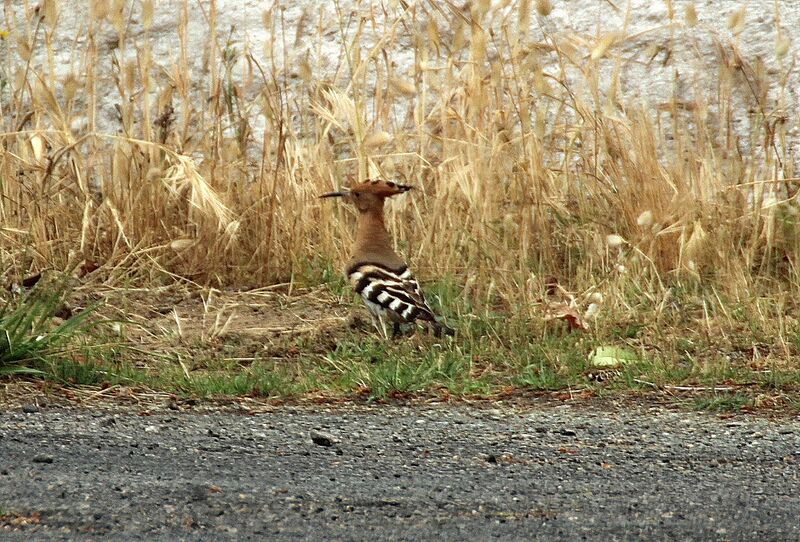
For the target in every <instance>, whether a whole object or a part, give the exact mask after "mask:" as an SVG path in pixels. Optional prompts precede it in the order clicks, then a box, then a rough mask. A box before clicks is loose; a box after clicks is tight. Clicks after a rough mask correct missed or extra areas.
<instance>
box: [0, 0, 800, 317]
mask: <svg viewBox="0 0 800 542" xmlns="http://www.w3.org/2000/svg"><path fill="white" fill-rule="evenodd" d="M515 5H516V9H514V10H504V9H503V7H502V6H500V7H498V6H494V5H493V4H491V3H490V2H474V3H472V4H471V6H472V7H471V8H470V9H467V8H464V9H461V8H459V7H458V6H457V5H456V4H455V3H449V2H446V3H438V2H431V3H426V2H383V3H376V4H375V5H373V6H371V7H369V8H368V7H365V6H361V7H357V8H354V9H356V10H357V12H354V13H351V12H350V10H349V9H346V7H345V6H344V5H343V3H340V2H334V4H333V6H334V9H326V7H325V6H322V7H319V8H316V7H315V8H313V9H312V8H308V9H307V13H306V14H305V15H304V16H303V17H302V18H300V20H299V22H297V24H296V26H297V28H293V27H291V26H290V25H287V21H286V20H285V19H284V17H285V13H286V12H285V11H284V10H282V9H281V8H279V7H274V8H269V9H267V10H266V12H265V16H264V18H263V20H264V24H265V26H266V29H267V31H268V36H269V37H268V38H267V40H266V42H265V43H264V44H252V43H239V42H230V41H228V34H227V30H226V29H222V28H220V29H218V28H217V27H216V25H217V23H216V21H217V15H218V14H217V13H216V4H215V2H210V3H204V8H203V9H204V10H206V12H205V17H204V18H202V20H203V21H206V22H205V23H202V24H206V25H209V26H208V27H203V26H202V25H200V23H198V22H192V23H191V25H192V26H191V27H190V22H189V20H190V18H189V12H190V11H191V10H193V9H195V8H194V7H193V5H190V3H189V2H188V0H186V1H184V2H183V5H182V6H181V9H180V10H178V13H177V14H176V20H175V24H176V25H177V26H178V29H177V30H178V32H177V36H179V39H177V40H176V42H175V44H174V46H175V51H174V55H173V59H174V60H166V59H159V60H158V62H159V63H157V62H156V59H155V58H154V53H153V51H152V50H151V48H150V45H149V40H148V39H137V38H136V36H135V35H134V34H135V33H133V32H132V31H131V28H132V27H131V25H132V24H134V21H135V20H141V24H142V28H143V32H144V34H143V35H145V36H146V35H149V34H148V33H149V32H152V31H153V21H154V18H155V17H156V15H154V12H155V11H156V10H157V9H158V3H154V2H152V1H150V0H146V1H145V2H143V3H139V2H101V1H93V2H92V3H91V8H92V9H91V12H90V15H89V20H88V21H87V35H86V39H84V40H81V41H80V42H78V41H75V42H74V43H75V45H74V46H73V50H72V51H71V54H72V58H74V59H76V65H75V71H74V72H73V73H70V74H66V75H64V74H61V73H59V72H57V71H56V69H55V63H54V62H53V61H52V59H53V58H54V54H55V53H56V51H54V50H53V49H52V47H54V45H53V44H54V40H53V36H55V35H56V33H58V32H64V31H65V29H64V28H62V19H61V15H63V14H62V13H60V12H59V9H63V8H59V7H58V3H57V2H45V3H44V4H43V6H44V8H43V11H41V10H37V9H34V7H33V6H32V5H29V4H28V3H26V4H25V7H20V8H18V9H10V7H9V6H8V5H7V7H6V10H5V14H6V27H7V28H9V29H11V36H9V38H8V40H6V42H5V48H6V53H5V56H4V66H3V78H4V79H3V83H4V85H5V90H4V99H3V111H2V115H3V121H4V133H3V134H2V143H3V146H2V151H0V176H1V178H2V181H0V223H2V229H0V241H1V243H0V263H1V264H2V268H3V269H4V270H5V272H6V274H8V275H11V274H17V275H18V274H26V273H28V272H31V271H35V270H37V269H42V268H45V267H55V268H65V267H66V266H67V265H68V264H69V263H70V260H74V259H75V258H83V259H87V260H91V261H94V262H97V263H99V264H100V265H101V268H100V270H98V271H97V272H96V273H97V276H99V277H101V278H102V280H106V281H110V282H113V281H115V280H124V281H131V280H133V281H141V282H143V283H149V282H150V281H153V280H166V281H169V280H173V277H175V276H181V277H187V278H190V279H191V280H195V281H199V282H209V283H216V284H225V285H231V286H233V287H237V288H246V287H252V286H258V285H265V284H269V283H273V282H277V281H284V280H286V279H287V278H289V277H291V276H292V275H295V274H297V273H305V272H307V271H308V270H309V269H313V268H314V266H316V265H319V264H320V262H325V261H332V262H334V263H335V264H336V265H339V264H341V262H343V261H345V258H346V254H345V253H346V248H345V247H347V246H348V244H349V241H350V236H351V232H352V216H351V215H350V214H349V213H348V211H346V210H344V209H343V208H339V207H336V206H330V205H326V206H320V205H319V204H318V202H317V200H316V199H315V197H316V195H317V194H319V193H322V192H324V191H328V190H330V189H331V187H335V186H338V185H340V184H344V183H346V182H348V181H354V180H356V179H359V178H362V179H363V178H365V177H367V176H370V175H383V176H386V177H390V178H399V179H401V180H403V181H404V182H408V183H411V184H415V185H417V186H418V187H419V190H418V191H417V194H416V195H415V196H414V198H406V199H404V200H403V201H402V202H401V203H400V204H398V205H395V206H393V207H392V208H391V209H390V213H389V216H390V228H391V230H392V232H393V233H394V234H395V235H396V237H397V239H398V246H399V247H400V249H401V250H402V251H403V252H404V253H405V255H407V256H408V257H409V258H410V259H411V261H412V262H413V263H414V265H415V267H416V268H417V269H419V274H420V275H421V276H422V277H430V276H434V275H442V274H452V275H454V276H455V277H456V281H457V283H461V284H466V285H468V288H467V289H468V294H465V295H468V296H469V297H470V299H471V300H472V301H473V302H475V303H476V304H482V303H490V304H491V303H495V302H498V300H499V301H500V302H502V304H503V306H505V307H509V308H512V309H513V310H514V311H519V312H522V313H525V312H528V311H530V310H532V309H531V308H530V307H531V306H532V305H531V303H530V301H531V300H533V299H535V298H536V297H537V296H539V295H540V294H541V291H543V289H544V283H545V282H544V281H545V279H544V277H547V276H555V277H558V278H559V281H560V282H561V283H562V284H565V285H569V287H570V288H573V289H580V290H584V289H585V290H587V291H588V290H591V289H593V288H594V287H595V286H597V285H598V284H601V283H603V284H608V283H609V281H616V282H618V283H619V284H620V285H624V284H636V285H637V288H639V289H642V290H645V291H650V290H658V289H659V288H663V287H665V286H664V285H665V284H670V283H675V282H676V281H677V282H680V281H682V280H688V281H696V280H698V279H699V280H701V281H704V282H705V283H707V284H711V285H716V286H717V287H719V288H721V289H723V290H728V291H733V292H746V291H749V289H750V288H753V287H755V285H757V284H759V283H763V282H764V281H763V280H762V279H767V280H768V281H769V282H770V283H771V284H781V285H782V286H781V288H784V287H785V288H791V286H790V284H794V283H797V281H796V278H797V277H796V272H797V269H796V265H795V262H796V261H797V256H798V254H797V250H798V245H799V244H800V237H799V236H798V235H797V233H796V228H795V224H796V223H797V216H798V213H797V210H796V205H795V201H794V199H793V198H794V196H795V190H796V189H795V185H796V179H795V178H794V172H793V170H792V161H791V160H790V159H789V158H790V157H789V155H788V148H789V136H788V134H787V129H786V126H787V124H788V123H787V116H786V115H787V113H786V107H785V106H786V103H785V101H784V98H783V96H785V91H786V85H787V81H788V79H787V78H786V77H785V76H786V75H787V73H788V71H789V70H791V67H792V65H793V64H792V62H790V61H788V60H785V61H784V63H783V64H781V65H780V66H778V68H777V69H770V70H767V69H764V67H763V66H761V65H759V64H758V63H757V62H756V61H755V59H750V58H744V57H742V56H741V53H740V52H739V51H738V49H737V47H736V45H735V44H731V43H727V42H726V41H725V40H723V39H719V40H718V43H719V47H718V50H717V51H718V60H719V62H718V65H717V70H718V71H719V77H718V78H716V80H718V84H717V86H716V88H714V89H712V90H711V91H710V92H707V91H705V90H704V89H702V88H698V89H696V90H697V91H696V92H695V96H696V98H695V99H694V101H687V100H686V99H685V98H684V96H683V95H679V94H678V93H677V92H676V94H675V95H674V96H673V98H672V99H671V100H668V101H666V102H664V103H660V104H654V107H650V108H648V107H642V106H639V105H636V104H633V103H627V102H626V101H625V100H624V99H623V98H622V97H621V96H620V95H619V93H618V92H617V88H618V86H619V84H620V77H621V75H620V74H622V73H624V71H625V69H626V68H627V67H628V64H627V63H628V62H634V61H635V62H639V61H640V60H641V58H642V57H641V55H639V56H637V55H634V56H633V57H629V56H628V55H627V54H623V51H622V49H623V46H624V47H625V48H627V49H630V48H631V47H634V48H635V47H638V48H641V50H647V47H648V45H649V44H650V43H653V42H652V41H648V38H647V36H645V35H642V36H631V35H629V34H628V33H627V31H626V30H625V28H622V29H614V30H613V31H611V30H612V29H609V31H607V32H606V33H604V34H598V35H597V36H595V37H591V38H589V37H587V38H585V39H584V37H581V36H577V35H570V34H562V33H560V32H558V30H557V29H552V27H551V26H548V24H547V21H549V20H550V19H551V16H552V14H553V11H554V9H555V8H559V9H568V8H569V6H566V5H564V6H560V4H556V3H553V2H550V1H546V0H537V1H536V2H534V3H531V2H528V1H520V2H517V3H516V4H515ZM699 19H700V18H699V15H698V11H697V9H696V8H695V7H694V5H690V6H689V7H688V8H687V10H686V14H685V23H686V25H687V26H686V28H690V27H694V28H693V29H691V30H686V29H683V30H681V31H686V32H697V33H702V32H708V30H707V29H703V28H702V25H701V24H700V23H698V20H699ZM331 20H333V21H335V24H333V25H332V28H333V29H334V30H335V31H336V32H339V35H340V38H341V43H342V46H341V50H340V51H339V54H338V58H336V59H335V62H333V63H332V64H331V63H330V59H328V60H326V61H324V62H325V63H324V64H323V60H322V58H321V57H317V56H315V55H314V54H312V55H310V56H309V55H306V56H305V57H304V59H303V60H302V61H301V62H297V63H295V62H292V61H290V60H288V58H289V56H288V51H285V50H284V49H283V46H284V45H286V46H287V47H290V48H291V47H292V44H293V43H294V44H311V47H310V50H311V51H312V52H313V51H315V49H314V45H313V44H315V43H322V41H323V38H324V36H325V35H326V33H327V32H329V31H330V28H331V27H328V26H326V24H324V22H325V21H331ZM678 20H679V18H676V19H674V20H673V21H668V20H665V21H664V25H665V26H664V28H669V29H670V32H673V33H674V32H675V31H676V30H675V25H677V24H679V23H678V22H677V21H678ZM315 21H316V22H315ZM198 25H200V26H198ZM729 25H730V28H731V29H732V31H733V32H736V33H740V32H742V31H744V29H746V27H747V17H746V14H745V11H744V10H741V11H737V12H735V13H734V14H733V15H732V16H731V18H730V20H729ZM370 28H379V29H382V31H381V33H380V38H379V40H378V41H377V43H375V42H368V41H367V40H366V38H365V37H364V36H365V35H366V33H367V32H368V31H369V29H370ZM498 28H499V29H501V31H497V30H493V29H498ZM190 33H203V34H204V35H207V36H208V37H209V47H208V49H207V50H206V51H205V53H204V55H205V56H204V62H205V63H204V65H203V69H202V70H193V69H190V64H191V63H190V61H189V59H190V55H191V54H194V52H193V51H190V50H188V47H189V45H188V36H189V35H190ZM690 36H691V34H690ZM254 45H258V46H257V47H255V46H254ZM261 45H263V47H262V46H261ZM408 47H412V48H413V55H414V60H413V63H412V65H411V66H403V65H398V64H397V63H396V62H395V61H394V59H393V55H395V54H397V53H399V52H402V51H404V50H406V49H407V48H408ZM658 47H659V48H658V49H656V50H655V51H656V57H654V58H655V59H670V58H671V57H670V55H672V54H678V51H677V50H674V51H673V50H672V48H673V47H674V42H670V41H666V42H659V45H658ZM627 49H626V50H627ZM776 50H777V53H778V57H780V58H783V59H787V58H788V57H789V56H790V55H791V44H790V42H789V40H788V38H786V37H785V34H779V38H778V40H777V42H776ZM109 58H114V59H123V58H126V59H132V60H131V61H130V62H128V61H122V60H120V61H119V62H118V61H116V60H115V61H114V62H109V61H108V59H109ZM631 59H634V60H631ZM781 66H783V67H781ZM604 74H607V75H604ZM608 77H610V80H609V79H608ZM109 81H111V82H112V83H113V84H112V85H111V86H109V85H108V83H109ZM674 83H675V87H676V88H677V87H678V86H679V82H678V81H677V80H676V81H674ZM109 88H111V89H113V90H112V91H111V92H113V93H114V97H115V100H114V101H115V103H117V104H118V107H119V119H118V125H117V126H115V127H114V131H117V132H118V133H117V134H114V135H111V134H102V133H100V131H99V130H100V124H99V122H98V116H99V114H100V104H101V101H102V100H103V99H104V98H105V93H107V92H109ZM603 89H607V90H603ZM740 116H747V117H748V119H749V122H748V126H749V130H750V131H749V133H746V134H741V133H736V132H735V130H734V126H733V123H731V122H730V119H731V118H734V117H740ZM743 141H746V144H745V145H743V144H742V142H743ZM768 195H772V196H773V199H772V200H770V201H772V203H769V204H766V203H764V202H766V201H767V200H768V198H767V196H768ZM617 240H620V242H616V241H617ZM612 241H614V242H612ZM622 241H624V242H622ZM609 248H613V250H609ZM690 262H691V265H690ZM620 269H625V273H624V274H620V273H619V270H620ZM610 290H613V291H619V292H624V291H626V288H625V287H624V286H620V288H619V289H617V290H614V289H613V288H611V289H610Z"/></svg>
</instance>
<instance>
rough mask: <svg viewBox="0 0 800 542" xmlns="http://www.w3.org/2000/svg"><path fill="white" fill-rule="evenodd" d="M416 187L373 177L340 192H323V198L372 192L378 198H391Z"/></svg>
mask: <svg viewBox="0 0 800 542" xmlns="http://www.w3.org/2000/svg"><path fill="white" fill-rule="evenodd" d="M412 188H414V187H413V186H409V185H407V184H399V183H395V182H392V181H382V180H378V179H372V180H368V181H364V182H363V183H358V184H354V185H353V186H351V187H350V188H349V189H344V190H341V191H339V192H330V193H328V194H323V195H321V196H320V197H321V198H330V197H336V196H343V197H349V196H352V195H356V196H358V195H361V194H372V195H373V196H377V197H378V198H381V199H383V198H389V197H392V196H396V195H397V194H402V193H404V192H408V191H409V190H411V189H412Z"/></svg>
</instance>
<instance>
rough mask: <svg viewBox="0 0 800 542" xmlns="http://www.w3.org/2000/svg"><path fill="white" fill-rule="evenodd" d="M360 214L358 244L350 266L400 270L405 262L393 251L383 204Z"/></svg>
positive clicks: (357, 232)
mask: <svg viewBox="0 0 800 542" xmlns="http://www.w3.org/2000/svg"><path fill="white" fill-rule="evenodd" d="M380 203H381V204H380V206H375V207H370V208H369V209H366V210H364V211H359V213H358V228H357V230H356V243H355V247H354V249H353V255H352V258H351V260H350V265H351V266H352V265H355V264H360V263H376V264H380V265H383V266H386V267H388V268H389V269H398V268H400V267H402V266H403V260H402V259H401V258H400V256H398V255H397V253H396V252H395V251H394V250H393V249H392V238H391V236H390V235H389V231H388V230H387V229H386V224H385V223H384V220H383V202H380Z"/></svg>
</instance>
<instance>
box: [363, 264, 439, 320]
mask: <svg viewBox="0 0 800 542" xmlns="http://www.w3.org/2000/svg"><path fill="white" fill-rule="evenodd" d="M348 275H349V279H350V282H351V284H352V285H353V288H354V289H355V291H356V292H357V293H359V294H360V295H361V297H362V298H363V299H364V301H365V302H367V306H369V307H370V309H372V308H373V306H374V307H375V308H380V309H382V310H384V311H387V312H388V313H389V315H390V317H391V318H392V320H394V321H399V322H413V321H414V320H417V319H420V320H428V321H431V322H435V321H436V318H435V316H434V315H433V311H432V310H431V308H430V307H429V306H428V303H426V302H425V297H424V296H423V295H422V290H420V287H419V283H418V282H417V281H416V279H414V277H413V275H412V274H411V272H410V271H409V270H408V268H405V269H402V270H397V271H395V270H391V269H387V268H385V267H383V266H380V265H376V264H361V265H356V266H353V268H351V269H350V270H349V272H348Z"/></svg>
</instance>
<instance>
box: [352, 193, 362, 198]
mask: <svg viewBox="0 0 800 542" xmlns="http://www.w3.org/2000/svg"><path fill="white" fill-rule="evenodd" d="M351 194H353V196H355V197H358V196H360V195H361V194H359V193H358V192H351Z"/></svg>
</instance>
